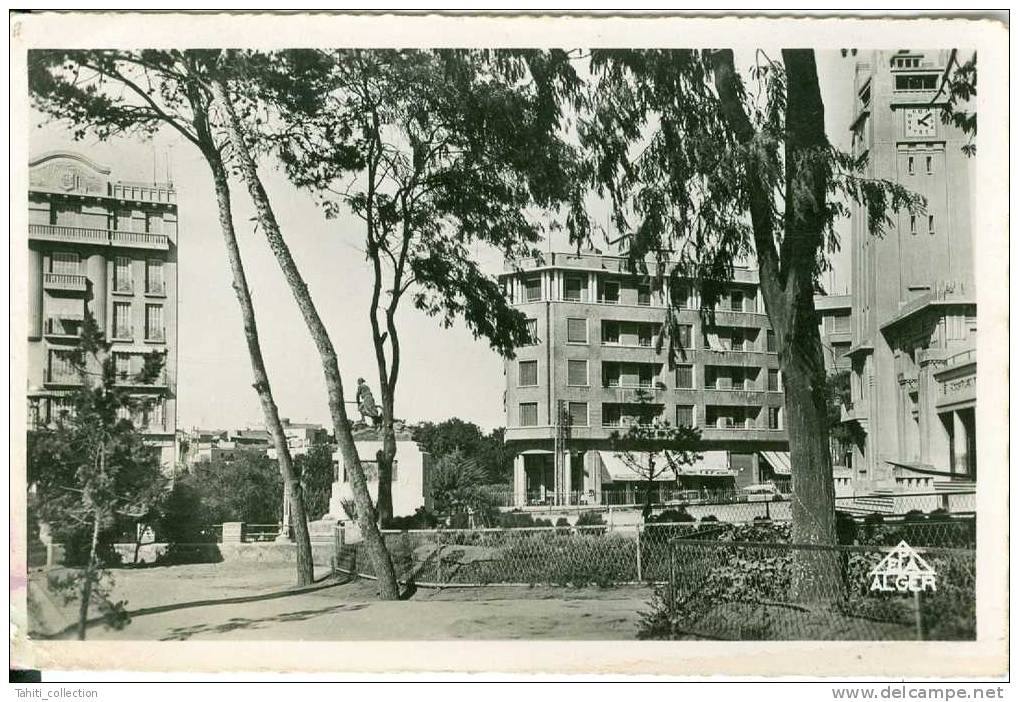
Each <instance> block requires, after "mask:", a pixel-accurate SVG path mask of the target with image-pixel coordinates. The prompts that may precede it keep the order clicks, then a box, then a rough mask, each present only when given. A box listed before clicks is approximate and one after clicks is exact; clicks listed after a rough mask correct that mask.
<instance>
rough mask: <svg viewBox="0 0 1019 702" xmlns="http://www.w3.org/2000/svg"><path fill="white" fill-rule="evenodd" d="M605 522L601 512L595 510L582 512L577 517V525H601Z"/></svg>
mask: <svg viewBox="0 0 1019 702" xmlns="http://www.w3.org/2000/svg"><path fill="white" fill-rule="evenodd" d="M603 524H605V520H604V519H603V518H602V515H601V512H596V511H594V510H588V511H587V512H581V513H580V516H579V517H577V524H576V525H577V526H601V525H603Z"/></svg>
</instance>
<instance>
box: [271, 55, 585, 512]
mask: <svg viewBox="0 0 1019 702" xmlns="http://www.w3.org/2000/svg"><path fill="white" fill-rule="evenodd" d="M283 60H284V61H286V62H288V64H289V65H306V64H308V63H311V62H312V61H316V60H317V61H324V62H327V63H328V64H329V65H330V68H331V71H330V74H329V77H328V79H327V80H326V82H325V89H326V90H327V93H326V96H325V99H324V100H322V101H321V102H320V103H316V104H315V109H314V110H310V109H309V108H308V105H307V103H302V104H300V105H298V106H297V107H296V108H294V104H295V103H294V100H293V99H292V96H291V95H290V92H291V91H290V90H289V89H285V90H283V91H282V95H280V85H279V84H278V83H277V82H276V81H264V80H256V81H255V85H256V86H257V87H258V88H259V89H260V90H261V94H262V98H261V100H260V101H261V102H271V103H275V104H276V105H278V106H279V109H280V116H279V119H280V121H281V127H280V129H279V131H278V133H277V134H275V135H273V138H271V139H270V140H269V143H270V145H271V146H272V147H273V148H274V150H275V152H276V153H277V154H278V155H279V156H280V159H281V160H282V163H283V165H284V166H285V168H286V171H287V174H288V175H289V176H290V178H291V180H292V181H293V182H294V183H295V184H296V185H298V186H299V187H302V188H306V189H308V190H310V191H311V192H312V193H313V194H314V195H315V196H316V197H317V198H318V200H319V202H320V204H321V206H322V208H323V211H324V213H325V216H326V217H327V218H335V217H336V216H337V215H338V214H339V213H340V212H341V211H342V210H344V209H346V210H348V211H349V212H351V213H353V214H354V215H356V216H357V217H359V218H360V219H361V220H362V221H363V222H364V234H363V238H364V248H365V253H366V257H367V260H368V263H369V265H370V266H371V269H372V272H373V288H372V298H371V303H370V305H369V310H368V318H369V321H370V324H371V329H372V340H373V344H374V348H375V357H376V365H377V374H378V382H379V387H380V390H381V410H382V444H383V447H382V453H381V454H380V456H379V463H378V470H379V489H378V505H377V506H378V514H379V518H380V519H382V520H386V519H388V518H389V517H391V516H392V493H391V481H392V462H393V459H394V457H395V455H396V438H395V429H394V416H395V415H394V408H395V404H396V397H397V388H398V379H399V374H400V364H401V338H400V333H399V328H398V325H397V322H396V318H397V312H398V310H399V309H400V305H401V303H402V302H403V301H404V300H405V299H406V298H408V297H409V298H411V301H412V302H413V305H414V307H416V308H417V309H419V310H422V311H424V312H425V313H427V314H429V315H431V316H435V317H438V318H439V319H440V320H441V323H442V324H443V325H444V326H446V327H448V326H450V325H451V324H452V323H453V320H454V319H455V318H457V317H459V318H462V319H463V321H464V322H465V323H466V325H467V327H468V328H469V329H470V330H471V331H472V332H473V333H474V335H475V337H479V338H484V339H485V340H487V341H488V342H489V343H490V344H491V346H492V348H493V349H495V350H496V351H498V352H499V353H500V354H502V355H504V356H507V357H512V356H513V349H514V348H515V347H516V346H517V345H519V344H520V343H521V342H523V341H524V340H525V339H526V334H527V330H526V321H525V318H524V315H523V314H522V313H521V312H519V311H518V310H516V309H514V308H513V307H512V306H511V305H510V303H509V302H508V301H507V300H506V298H505V296H504V295H503V292H502V290H501V289H500V286H499V284H498V282H497V281H496V280H494V279H493V278H492V277H491V276H489V275H487V274H485V273H484V272H483V270H482V269H481V266H480V265H479V263H478V261H477V260H476V259H475V258H474V256H473V255H472V249H473V248H474V247H476V246H478V245H481V246H484V247H486V248H492V249H495V250H497V251H499V252H501V253H502V254H503V255H504V256H505V257H506V258H507V259H518V258H522V257H527V256H533V255H536V253H537V251H536V248H535V246H536V244H537V243H538V242H539V240H540V235H541V233H542V231H543V229H544V219H545V215H546V214H547V213H548V211H549V210H556V209H559V208H560V207H566V208H567V209H568V213H567V215H566V222H565V225H566V226H567V227H568V228H570V230H571V231H573V232H574V233H576V234H577V235H578V236H579V235H581V234H582V233H583V232H584V231H586V217H585V215H584V214H583V202H582V199H581V195H582V193H583V190H582V178H580V177H579V171H580V169H581V167H582V162H581V160H580V159H579V157H578V153H577V149H576V148H575V147H574V146H572V145H571V144H569V143H568V141H567V140H566V139H565V138H564V132H563V129H562V128H563V122H564V119H563V114H562V112H561V109H562V107H561V104H573V103H575V102H576V101H578V100H579V98H580V95H581V91H580V88H581V85H582V84H581V81H580V80H579V78H578V77H577V75H576V73H575V72H574V71H573V68H572V66H571V65H570V61H569V58H568V56H567V55H566V53H565V52H562V51H461V50H435V51H418V50H401V51H395V50H335V51H328V52H322V53H320V54H319V55H318V56H317V57H315V58H314V59H312V58H307V57H306V56H305V55H304V53H303V52H289V56H288V57H284V59H283ZM256 75H259V76H260V75H261V74H256ZM293 77H294V79H295V80H298V81H300V80H303V78H302V76H301V75H300V73H296V74H294V76H293ZM284 85H285V84H284Z"/></svg>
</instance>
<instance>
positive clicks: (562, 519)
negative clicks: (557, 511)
mask: <svg viewBox="0 0 1019 702" xmlns="http://www.w3.org/2000/svg"><path fill="white" fill-rule="evenodd" d="M555 525H556V527H568V526H569V525H570V520H569V519H567V518H566V517H559V519H557V520H555Z"/></svg>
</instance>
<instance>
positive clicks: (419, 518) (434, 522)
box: [382, 507, 439, 531]
mask: <svg viewBox="0 0 1019 702" xmlns="http://www.w3.org/2000/svg"><path fill="white" fill-rule="evenodd" d="M437 526H439V519H438V517H436V516H435V515H434V514H432V513H431V512H429V511H428V510H427V509H425V508H424V507H418V508H417V509H416V510H414V514H412V515H410V516H406V517H392V518H391V519H387V520H385V521H384V522H383V523H382V528H383V529H399V530H400V531H406V530H408V529H434V528H436V527H437Z"/></svg>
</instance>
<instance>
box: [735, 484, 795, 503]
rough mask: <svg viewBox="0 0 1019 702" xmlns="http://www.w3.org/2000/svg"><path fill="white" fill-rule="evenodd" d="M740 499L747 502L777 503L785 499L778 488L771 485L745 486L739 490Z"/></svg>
mask: <svg viewBox="0 0 1019 702" xmlns="http://www.w3.org/2000/svg"><path fill="white" fill-rule="evenodd" d="M740 497H742V498H744V499H746V501H747V502H779V501H781V500H784V499H785V498H784V497H783V496H782V493H781V492H779V490H778V488H777V487H775V486H774V485H772V484H771V483H761V484H759V485H747V486H746V487H745V488H742V489H741V490H740Z"/></svg>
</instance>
